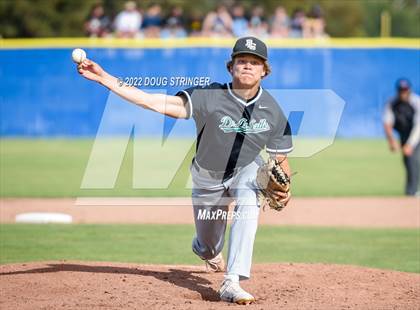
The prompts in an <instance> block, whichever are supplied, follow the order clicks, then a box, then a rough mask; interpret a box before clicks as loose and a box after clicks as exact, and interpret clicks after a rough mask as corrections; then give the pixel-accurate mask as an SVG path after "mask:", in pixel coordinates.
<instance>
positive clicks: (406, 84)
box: [395, 78, 411, 90]
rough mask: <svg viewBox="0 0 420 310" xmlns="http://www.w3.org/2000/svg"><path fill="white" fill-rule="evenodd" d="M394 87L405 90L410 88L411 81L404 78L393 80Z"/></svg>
mask: <svg viewBox="0 0 420 310" xmlns="http://www.w3.org/2000/svg"><path fill="white" fill-rule="evenodd" d="M395 87H396V88H397V90H406V89H410V88H411V83H410V81H409V80H408V79H406V78H401V79H398V80H397V82H395Z"/></svg>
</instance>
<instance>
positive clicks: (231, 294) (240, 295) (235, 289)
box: [219, 280, 255, 305]
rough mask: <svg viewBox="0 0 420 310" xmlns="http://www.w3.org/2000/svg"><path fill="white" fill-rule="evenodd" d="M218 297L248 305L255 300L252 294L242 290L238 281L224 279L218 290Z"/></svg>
mask: <svg viewBox="0 0 420 310" xmlns="http://www.w3.org/2000/svg"><path fill="white" fill-rule="evenodd" d="M219 295H220V299H221V300H223V301H227V302H234V303H237V304H239V305H249V304H251V303H253V302H254V301H255V298H254V296H252V295H251V294H250V293H248V292H246V291H244V290H243V289H242V287H240V286H239V283H238V282H233V281H232V280H225V281H223V283H222V287H221V288H220V290H219Z"/></svg>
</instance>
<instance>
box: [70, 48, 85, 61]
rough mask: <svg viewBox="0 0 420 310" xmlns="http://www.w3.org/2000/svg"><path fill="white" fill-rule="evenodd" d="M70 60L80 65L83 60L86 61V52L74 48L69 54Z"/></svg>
mask: <svg viewBox="0 0 420 310" xmlns="http://www.w3.org/2000/svg"><path fill="white" fill-rule="evenodd" d="M71 58H72V59H73V61H74V62H75V63H77V64H80V63H81V62H82V61H83V60H85V59H86V52H85V51H84V50H82V49H81V48H75V49H74V50H73V52H72V53H71Z"/></svg>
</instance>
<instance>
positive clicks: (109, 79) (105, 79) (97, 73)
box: [72, 49, 188, 118]
mask: <svg viewBox="0 0 420 310" xmlns="http://www.w3.org/2000/svg"><path fill="white" fill-rule="evenodd" d="M78 50H81V49H76V50H74V51H73V54H72V56H73V60H74V61H75V62H76V63H77V64H78V65H77V70H78V72H79V73H80V75H82V76H83V77H85V78H86V79H88V80H91V81H95V82H98V83H99V84H101V85H103V86H105V87H106V88H108V89H109V90H110V91H112V92H114V93H115V94H117V95H118V96H120V97H122V98H124V99H125V100H128V101H130V102H132V103H134V104H137V105H139V106H141V107H143V108H145V109H149V110H152V111H156V112H159V113H161V114H164V115H167V116H170V117H174V118H187V117H188V113H187V109H186V108H185V101H184V100H185V99H183V97H180V96H170V95H165V94H149V93H146V92H144V91H142V90H140V89H138V88H135V87H133V86H128V85H125V84H121V83H120V82H119V80H118V79H117V78H116V77H115V76H112V75H111V74H109V73H108V72H106V71H105V70H104V69H102V67H101V66H100V65H98V64H97V63H96V62H94V61H92V60H90V59H87V58H86V53H85V54H84V55H85V56H84V57H83V53H82V54H81V55H80V52H76V51H78ZM81 51H83V50H81ZM83 52H84V51H83Z"/></svg>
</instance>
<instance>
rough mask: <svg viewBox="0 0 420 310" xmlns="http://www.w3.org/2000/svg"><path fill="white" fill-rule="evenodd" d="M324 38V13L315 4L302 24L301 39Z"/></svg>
mask: <svg viewBox="0 0 420 310" xmlns="http://www.w3.org/2000/svg"><path fill="white" fill-rule="evenodd" d="M325 36H326V34H325V21H324V13H323V12H322V9H321V7H320V6H319V5H318V4H316V5H313V6H312V8H311V10H310V11H309V13H308V17H307V18H306V19H305V22H304V24H303V37H304V38H323V37H325Z"/></svg>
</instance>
